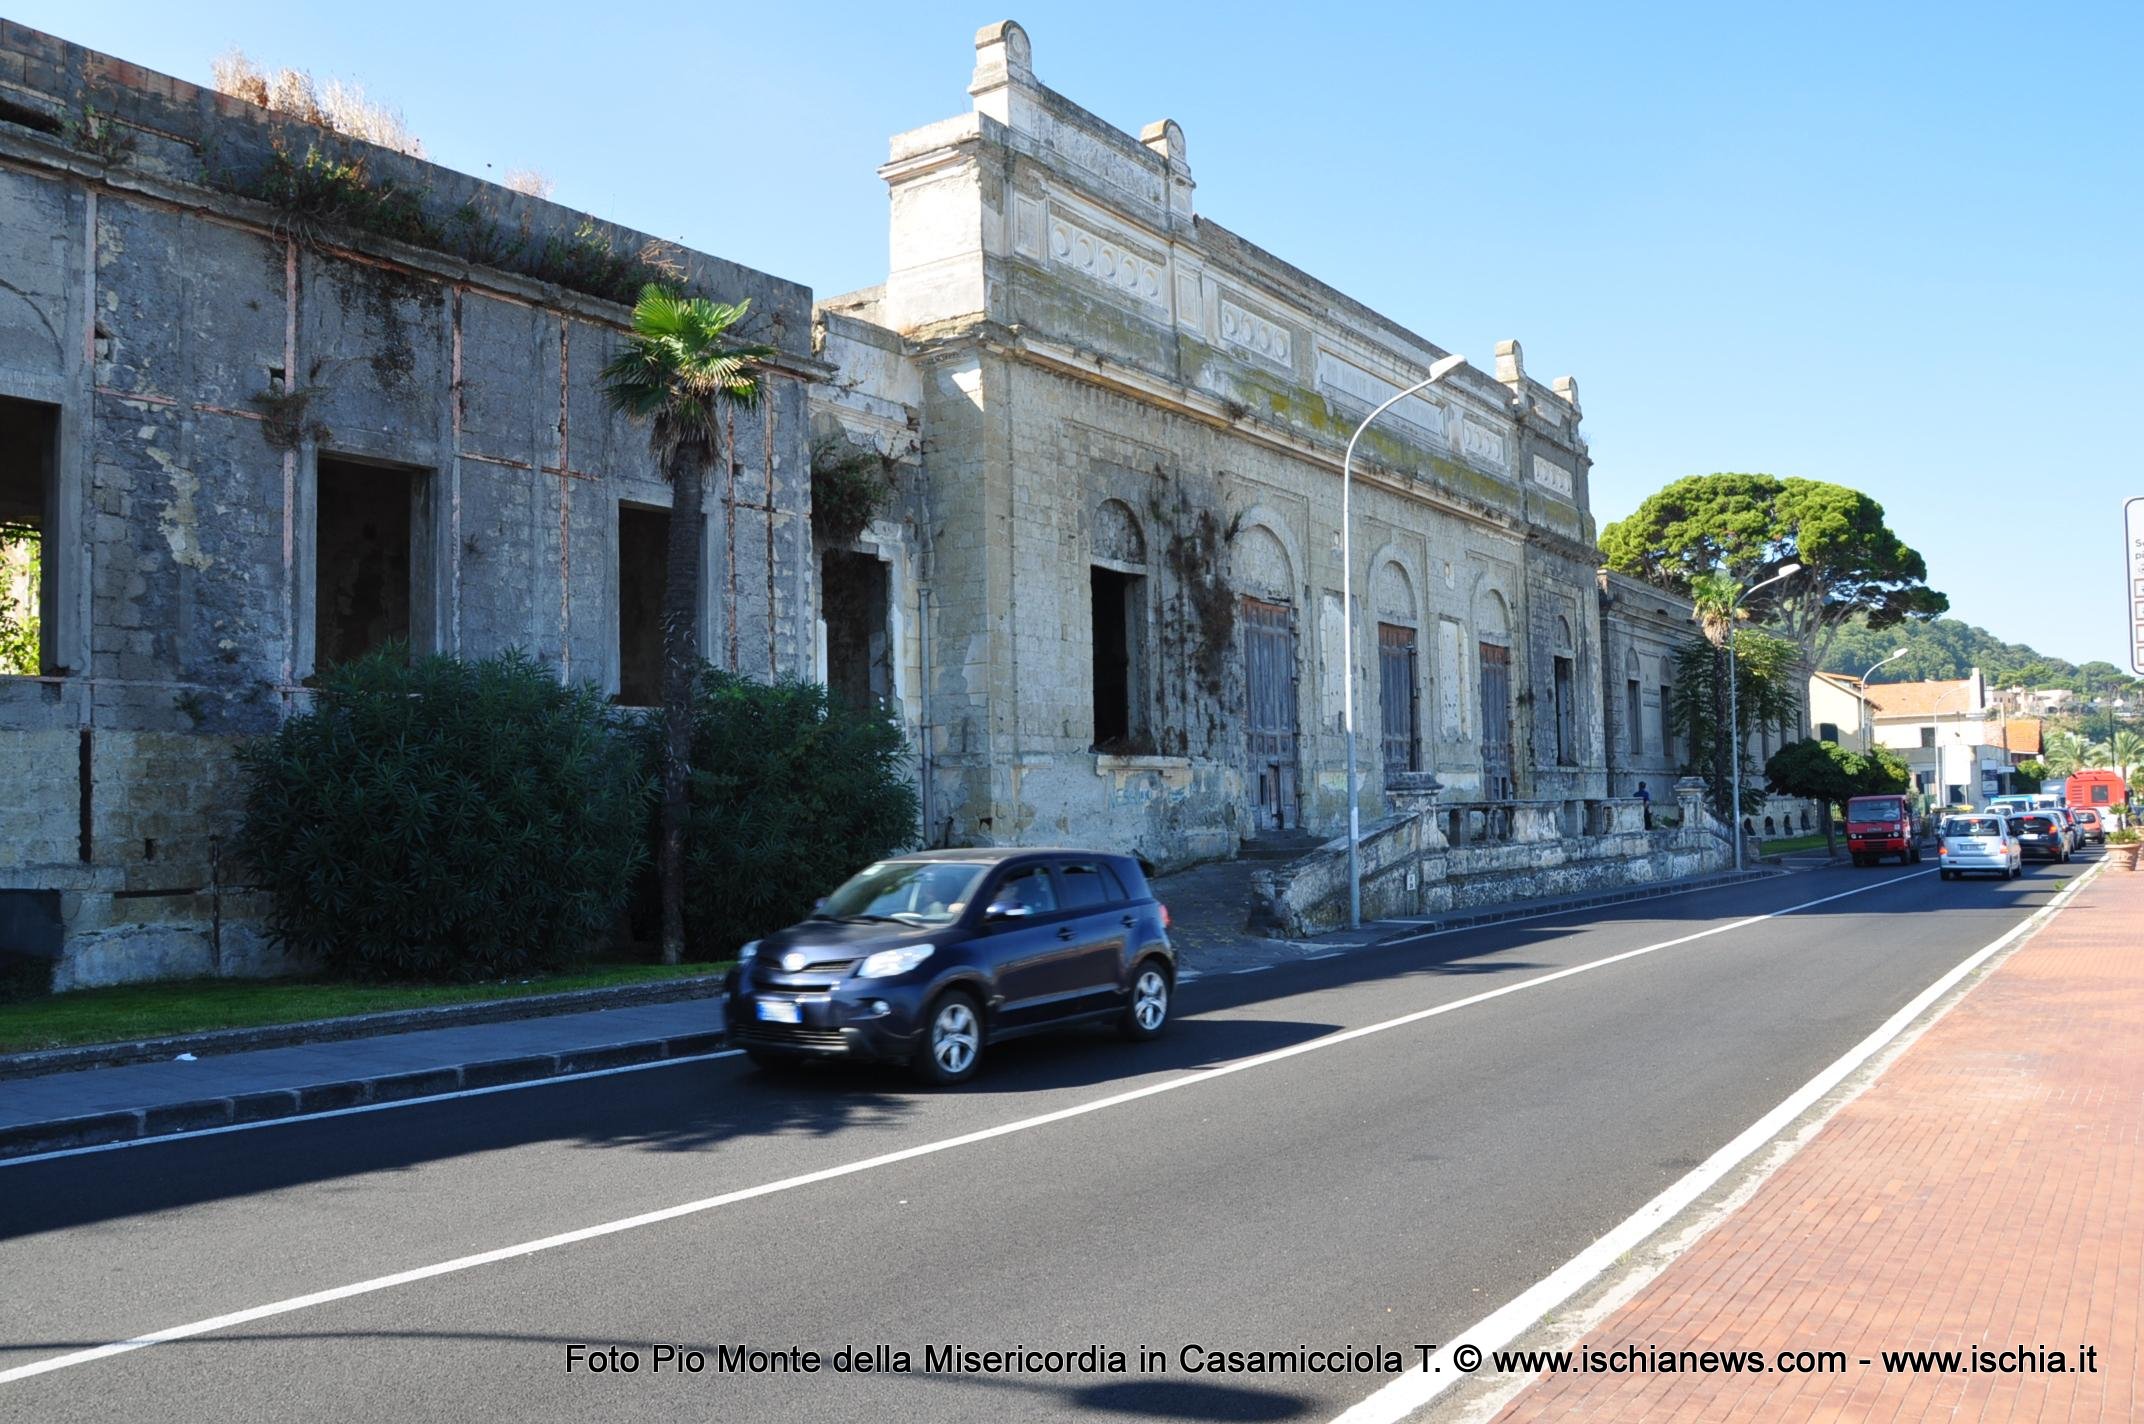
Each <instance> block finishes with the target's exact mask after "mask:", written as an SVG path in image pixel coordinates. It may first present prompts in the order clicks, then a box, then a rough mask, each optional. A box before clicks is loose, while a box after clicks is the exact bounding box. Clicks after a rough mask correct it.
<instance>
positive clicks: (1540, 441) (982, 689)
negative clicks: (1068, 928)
mask: <svg viewBox="0 0 2144 1424" xmlns="http://www.w3.org/2000/svg"><path fill="white" fill-rule="evenodd" d="M976 50H977V64H976V70H975V76H974V82H973V84H972V85H971V88H970V93H971V95H972V96H973V97H974V101H975V103H974V111H973V112H971V113H969V114H966V115H963V116H960V117H958V118H954V119H949V120H946V121H944V122H942V123H938V124H933V125H930V126H928V127H926V128H923V129H919V130H916V131H914V132H911V133H907V134H903V135H900V136H898V137H896V138H895V139H894V141H893V147H892V157H891V161H890V162H889V163H888V164H887V165H886V167H885V168H884V169H882V170H881V172H882V175H883V176H884V177H885V178H886V180H887V182H888V185H889V189H890V195H891V204H892V213H893V231H892V255H891V263H890V267H891V271H890V275H889V278H888V281H887V283H886V285H885V287H884V288H883V289H876V290H874V291H873V292H870V293H866V294H859V295H858V297H857V298H856V299H853V300H848V299H845V300H844V301H843V302H841V303H836V304H829V305H830V308H832V307H834V306H839V307H840V311H839V313H838V315H840V316H841V317H843V318H844V319H854V320H856V321H859V322H867V323H871V324H875V325H879V326H882V327H883V328H885V329H886V331H887V333H888V335H889V336H897V337H898V338H899V341H900V349H901V350H903V351H905V352H906V353H908V355H909V357H910V358H911V360H912V363H913V370H914V373H915V379H914V381H913V383H912V384H909V383H907V382H906V379H905V378H904V377H902V376H900V375H898V374H897V373H896V372H895V370H894V369H893V368H891V367H889V366H887V365H886V364H885V363H884V362H883V361H882V360H880V359H879V358H878V357H876V356H873V357H871V358H870V359H869V360H867V361H866V362H864V363H863V365H862V367H860V372H861V374H859V376H857V377H856V378H854V380H853V383H852V380H851V378H849V377H846V376H845V378H844V381H843V383H842V393H841V394H839V395H838V396H830V397H828V398H827V399H826V401H825V404H826V406H827V408H828V414H829V416H830V417H832V418H836V419H842V420H844V421H845V422H846V423H847V424H848V425H850V426H851V427H856V426H862V425H868V424H869V423H870V420H871V419H872V412H871V410H870V407H871V406H872V404H873V403H874V402H879V403H884V402H889V401H890V402H893V403H895V404H898V405H900V406H902V408H903V410H904V414H907V415H911V416H912V417H913V419H914V421H915V423H916V424H917V425H918V426H919V427H920V429H921V432H922V435H923V447H924V452H925V453H924V458H923V468H922V470H921V472H920V478H919V481H918V493H917V496H916V498H915V500H914V501H913V502H912V503H910V504H907V505H904V506H903V518H904V520H905V523H904V524H903V525H902V527H901V528H900V529H899V530H897V531H889V533H892V534H893V535H894V537H897V538H898V539H899V540H900V541H901V546H902V548H903V550H904V557H905V558H906V559H907V560H908V563H909V567H910V568H911V569H912V570H913V571H914V577H915V578H916V579H917V581H918V586H917V587H916V588H914V589H913V590H909V591H905V592H904V594H903V596H902V597H901V598H900V599H899V600H898V601H899V602H900V603H901V604H902V606H904V607H913V608H915V609H916V610H917V611H918V619H919V623H921V624H927V625H928V626H927V627H926V628H924V629H923V630H922V633H921V635H920V636H919V643H921V642H927V643H928V646H929V649H930V656H929V663H928V666H919V667H918V679H917V681H918V687H919V694H918V695H919V699H921V698H924V697H926V696H927V701H928V703H929V708H928V713H927V715H926V714H925V712H924V711H923V709H922V708H921V707H920V706H906V707H904V711H905V714H906V715H908V716H909V717H910V718H911V720H912V722H913V724H914V725H916V726H918V727H919V728H923V729H924V741H925V745H926V757H925V760H926V762H927V765H928V767H929V768H930V771H929V776H928V779H929V781H930V783H931V786H930V795H929V797H928V799H929V800H930V801H931V803H932V805H933V808H934V810H933V815H932V835H933V837H934V838H936V839H947V840H953V841H971V840H972V841H983V842H992V841H1004V842H1029V843H1032V842H1035V841H1045V840H1073V841H1079V842H1081V843H1095V844H1102V845H1107V846H1111V847H1113V848H1120V849H1126V850H1132V851H1137V852H1139V853H1141V854H1143V855H1145V856H1146V857H1147V858H1148V859H1150V860H1151V861H1153V862H1155V863H1157V864H1163V865H1168V864H1176V863H1182V862H1185V861H1189V860H1195V859H1201V858H1206V857H1210V856H1214V855H1225V854H1229V853H1231V852H1232V851H1233V850H1234V849H1235V847H1236V845H1237V844H1238V843H1239V841H1240V840H1241V839H1242V838H1243V837H1244V836H1245V835H1247V834H1250V833H1251V832H1252V831H1253V830H1254V829H1255V824H1254V823H1255V821H1256V819H1257V817H1256V814H1255V813H1256V805H1255V802H1256V798H1257V794H1258V793H1257V775H1256V769H1255V768H1254V767H1253V765H1252V760H1251V756H1250V752H1249V748H1248V746H1247V742H1246V736H1247V729H1246V721H1245V708H1246V703H1247V700H1248V695H1249V694H1248V687H1247V681H1246V679H1247V671H1246V663H1245V656H1244V646H1243V631H1242V629H1241V628H1240V627H1239V626H1238V619H1237V616H1236V615H1237V611H1238V609H1239V608H1240V599H1241V598H1242V597H1243V596H1245V595H1250V596H1255V597H1257V598H1260V599H1263V600H1266V601H1268V602H1271V603H1277V604H1281V605H1284V606H1285V608H1286V609H1287V620H1288V624H1289V627H1290V629H1291V631H1292V637H1293V640H1294V643H1293V646H1294V658H1293V666H1294V676H1293V685H1292V687H1291V688H1290V689H1289V694H1288V695H1289V698H1290V700H1291V701H1292V704H1293V708H1294V718H1295V726H1296V733H1297V744H1296V751H1295V754H1294V757H1293V762H1292V771H1293V775H1294V778H1295V783H1294V784H1295V793H1296V805H1295V808H1294V810H1293V813H1292V814H1293V816H1294V822H1295V824H1297V825H1300V826H1304V827H1310V828H1329V827H1332V826H1335V825H1337V824H1340V823H1342V822H1344V820H1345V818H1346V814H1347V807H1346V789H1345V788H1346V771H1345V758H1344V745H1345V743H1344V736H1343V730H1342V728H1343V711H1344V706H1345V699H1344V694H1343V689H1344V687H1345V683H1346V677H1345V670H1344V662H1345V659H1344V657H1343V645H1344V638H1345V632H1346V626H1347V625H1346V621H1345V620H1344V618H1343V616H1342V598H1343V591H1344V590H1345V591H1348V592H1350V593H1351V595H1352V599H1353V602H1354V611H1355V617H1354V626H1355V633H1356V637H1355V667H1354V676H1355V680H1356V683H1357V709H1358V715H1359V717H1360V721H1359V723H1358V741H1359V750H1358V759H1359V765H1360V768H1361V771H1362V783H1361V804H1362V805H1363V807H1364V808H1365V810H1366V813H1367V814H1371V815H1374V814H1375V813H1376V808H1377V806H1378V805H1379V799H1380V794H1381V788H1382V779H1383V778H1382V760H1381V753H1380V730H1381V725H1382V717H1383V711H1384V709H1383V706H1382V690H1381V689H1382V680H1381V678H1380V676H1379V653H1378V625H1379V624H1380V623H1386V624H1390V625H1392V626H1394V627H1396V628H1403V629H1409V630H1412V632H1413V634H1414V636H1415V640H1416V644H1415V645H1416V659H1417V661H1416V668H1415V672H1414V681H1413V685H1412V687H1411V689H1410V691H1411V694H1412V696H1413V698H1414V699H1415V701H1416V702H1417V705H1418V706H1419V708H1420V719H1419V764H1420V765H1422V766H1425V767H1434V768H1436V770H1437V771H1438V773H1439V774H1440V775H1441V776H1443V777H1444V778H1445V780H1446V782H1447V784H1449V785H1451V786H1453V787H1455V788H1458V789H1461V790H1464V789H1467V788H1471V787H1477V786H1479V785H1480V783H1481V780H1482V776H1483V772H1482V743H1483V736H1482V732H1483V729H1482V726H1481V716H1482V714H1481V707H1480V704H1479V696H1480V693H1479V687H1480V666H1479V655H1478V648H1479V646H1480V644H1481V643H1482V642H1484V641H1492V642H1496V643H1499V644H1502V645H1503V646H1505V647H1507V648H1508V649H1509V650H1510V657H1511V665H1512V687H1511V692H1512V694H1513V701H1512V705H1511V708H1510V712H1511V722H1512V726H1511V737H1512V742H1513V761H1514V763H1515V764H1514V767H1513V773H1514V775H1515V778H1516V781H1517V783H1518V785H1517V788H1516V789H1517V790H1518V791H1519V793H1520V794H1523V795H1530V796H1549V797H1576V796H1584V795H1589V794H1592V795H1597V794H1599V793H1600V791H1602V790H1603V789H1604V778H1605V775H1606V761H1605V755H1606V754H1605V747H1604V744H1603V742H1602V737H1601V709H1600V703H1599V688H1600V666H1601V652H1600V634H1599V622H1598V618H1597V615H1596V613H1595V610H1594V605H1593V602H1592V599H1593V591H1592V588H1593V570H1594V566H1595V564H1596V563H1597V561H1598V560H1597V555H1596V553H1595V552H1594V550H1593V547H1592V537H1593V524H1592V520H1591V517H1590V515H1589V514H1588V513H1587V507H1586V491H1587V474H1588V470H1589V467H1590V458H1589V456H1588V454H1587V450H1586V445H1585V442H1584V440H1583V439H1582V437H1581V436H1580V435H1579V433H1578V426H1579V422H1580V411H1579V407H1578V401H1577V391H1576V388H1575V385H1573V384H1572V383H1571V382H1570V381H1568V380H1567V379H1566V380H1561V381H1558V382H1556V383H1555V385H1554V386H1553V387H1550V386H1545V385H1542V384H1541V383H1540V382H1538V381H1535V380H1534V379H1533V378H1531V377H1530V376H1528V375H1527V374H1526V371H1525V367H1524V358H1523V355H1522V353H1521V352H1520V350H1519V347H1518V345H1517V343H1516V342H1507V343H1503V344H1502V345H1500V346H1499V348H1498V350H1497V352H1496V353H1495V357H1496V359H1495V361H1494V369H1493V370H1490V369H1487V368H1484V367H1476V366H1471V365H1463V366H1461V367H1459V368H1458V369H1457V370H1456V371H1454V372H1452V373H1451V374H1450V375H1449V376H1448V377H1447V378H1446V379H1445V380H1444V381H1443V382H1441V383H1440V384H1439V385H1437V386H1436V387H1435V388H1433V389H1432V390H1430V391H1428V392H1425V393H1423V394H1421V395H1418V396H1413V397H1408V398H1407V399H1405V400H1402V401H1400V402H1399V403H1398V404H1397V405H1396V406H1394V408H1393V409H1392V410H1391V411H1390V412H1389V413H1388V414H1387V416H1386V417H1385V418H1384V419H1383V420H1381V421H1380V422H1379V423H1378V424H1377V425H1376V426H1374V427H1373V428H1371V430H1370V431H1369V432H1368V433H1367V434H1366V435H1365V436H1364V437H1363V438H1362V441H1361V444H1360V446H1359V448H1358V449H1357V452H1356V458H1355V461H1354V469H1353V510H1352V514H1353V517H1352V520H1351V521H1348V523H1350V524H1351V527H1352V534H1353V538H1352V548H1351V551H1350V552H1351V554H1352V563H1351V565H1349V566H1348V567H1346V568H1343V566H1342V561H1341V558H1340V553H1341V551H1340V547H1339V544H1340V533H1341V530H1342V527H1343V519H1342V480H1341V478H1340V476H1341V469H1342V452H1343V448H1344V446H1345V445H1346V442H1347V439H1348V436H1349V435H1350V434H1351V433H1352V432H1353V430H1354V428H1355V426H1356V424H1357V422H1358V421H1360V419H1361V418H1362V417H1363V416H1364V415H1366V414H1368V413H1369V411H1370V410H1371V409H1372V408H1373V407H1374V406H1376V405H1378V404H1379V403H1381V402H1383V401H1385V400H1386V399H1387V398H1388V397H1390V396H1393V395H1396V394H1397V393H1398V392H1399V391H1400V390H1402V389H1403V388H1404V387H1405V386H1407V385H1410V384H1412V383H1413V382H1415V381H1417V380H1419V379H1420V378H1421V375H1422V373H1423V372H1424V371H1425V370H1426V369H1427V367H1428V366H1429V365H1430V364H1431V363H1432V362H1434V361H1436V360H1437V359H1438V358H1440V357H1442V356H1443V355H1444V354H1445V353H1444V352H1443V351H1442V350H1441V349H1440V348H1438V347H1436V346H1435V345H1433V344H1432V343H1430V342H1427V341H1425V340H1423V339H1422V338H1420V337H1418V336H1416V335H1414V334H1413V333H1411V332H1408V331H1406V330H1405V329H1403V328H1401V327H1399V326H1398V325H1397V324H1395V323H1393V322H1391V321H1390V320H1389V319H1387V318H1385V317H1382V316H1380V315H1379V314H1377V313H1376V312H1374V311H1371V310H1370V309H1369V308H1367V307H1365V306H1363V305H1362V304H1361V303H1359V302H1356V301H1354V300H1353V299H1351V298H1349V297H1347V296H1346V295H1345V294H1343V293H1340V292H1337V291H1335V290H1333V289H1332V288H1330V287H1328V286H1326V285H1324V284H1323V283H1320V282H1318V281H1316V280H1315V279H1314V278H1312V277H1310V276H1308V275H1306V274H1304V273H1302V272H1301V271H1299V270H1297V269H1296V268H1293V267H1291V266H1289V265H1288V264H1287V263H1285V262H1282V261H1281V260H1279V259H1278V258H1275V257H1273V256H1272V255H1271V254H1269V253H1265V252H1263V251H1261V250H1260V249H1258V248H1257V247H1255V246H1253V245H1252V244H1250V243H1249V242H1246V241H1245V240H1244V239H1242V238H1240V237H1238V236H1236V235H1235V234H1233V233H1231V232H1229V231H1227V230H1226V229H1224V228H1221V227H1220V226H1218V225H1217V224H1214V223H1213V222H1211V221H1210V220H1208V219H1205V218H1201V217H1199V216H1198V215H1197V214H1196V213H1195V212H1194V207H1193V195H1194V188H1195V184H1194V183H1193V180H1192V177H1191V172H1190V168H1189V164H1188V161H1187V159H1186V152H1185V142H1184V135H1183V132H1182V130H1181V129H1180V128H1179V127H1178V126H1177V125H1175V124H1173V123H1166V122H1164V123H1158V124H1154V125H1151V126H1149V128H1148V129H1147V130H1146V131H1145V133H1144V134H1142V135H1141V137H1140V138H1139V139H1136V140H1135V139H1133V138H1132V137H1131V136H1130V135H1128V134H1125V133H1122V132H1120V131H1118V130H1116V129H1114V128H1112V127H1110V126H1109V125H1107V124H1105V123H1103V122H1101V121H1100V120H1098V119H1096V118H1095V117H1094V116H1093V115H1091V114H1088V113H1087V112H1086V111H1084V110H1082V109H1080V108H1079V107H1078V106H1077V105H1076V104H1073V103H1072V102H1071V101H1069V100H1067V99H1065V98H1064V97H1063V96H1062V95H1059V94H1055V93H1053V92H1052V91H1050V90H1048V89H1047V88H1045V87H1043V86H1042V85H1041V84H1039V83H1038V82H1037V81H1036V80H1035V77H1034V72H1033V68H1032V57H1031V54H1030V52H1029V48H1028V42H1027V37H1026V35H1025V33H1024V32H1023V31H1022V30H1021V29H1020V28H1019V27H1018V26H1017V25H1011V24H1003V25H995V26H991V27H989V28H988V29H986V30H984V31H983V32H982V34H981V35H979V36H978V38H977V44H976ZM826 330H827V333H828V337H827V343H828V349H829V350H831V349H832V345H833V343H834V342H835V341H836V340H837V339H838V340H843V341H847V342H849V343H850V345H851V347H852V348H853V347H854V346H856V345H858V344H862V345H872V344H873V343H871V342H869V341H868V340H866V339H864V338H862V337H860V336H858V335H857V334H856V333H855V332H854V331H846V332H844V331H840V330H837V327H836V324H835V323H832V322H829V323H827V326H826ZM877 349H879V350H881V351H890V350H892V349H893V348H892V346H891V345H890V344H883V343H881V344H878V348H877ZM896 386H901V387H902V391H901V393H896V391H895V387H896ZM842 411H848V412H850V414H849V415H842V414H841V412H842ZM1097 568H1100V569H1103V570H1105V571H1107V572H1108V573H1110V574H1111V575H1113V576H1117V577H1125V578H1131V579H1134V580H1137V581H1138V582H1136V583H1135V584H1134V585H1133V587H1135V588H1136V589H1137V597H1138V599H1139V600H1140V602H1141V604H1142V605H1143V606H1142V607H1141V608H1140V609H1139V610H1138V614H1139V619H1138V621H1139V627H1140V629H1141V630H1142V631H1140V632H1139V633H1138V635H1137V636H1136V637H1135V638H1134V639H1133V647H1132V649H1131V651H1130V652H1129V654H1128V660H1129V662H1130V663H1131V664H1132V674H1131V676H1132V681H1133V684H1134V686H1135V687H1136V688H1137V690H1138V691H1137V701H1138V706H1137V708H1136V709H1135V712H1134V715H1133V717H1132V722H1133V724H1134V725H1133V732H1132V734H1131V735H1128V736H1125V737H1123V738H1121V739H1118V740H1117V741H1116V742H1113V743H1111V744H1106V745H1105V744H1103V743H1104V739H1103V738H1101V737H1100V736H1099V735H1098V728H1097V724H1096V714H1095V705H1094V697H1095V677H1094V672H1095V657H1096V652H1095V648H1096V629H1095V626H1094V618H1093V608H1094V603H1093V589H1092V584H1091V579H1092V577H1093V571H1094V570H1095V569H1097ZM926 606H927V609H928V612H927V614H926V613H925V609H926ZM1558 657H1564V658H1567V659H1569V660H1570V662H1571V665H1572V669H1573V675H1572V677H1571V678H1570V680H1569V695H1570V697H1571V698H1572V700H1573V704H1574V705H1573V706H1572V707H1571V709H1570V711H1569V713H1568V729H1569V735H1568V736H1567V738H1566V740H1565V744H1564V745H1562V746H1560V747H1559V746H1558V744H1557V740H1556V718H1555V711H1554V707H1553V698H1552V695H1551V692H1550V689H1551V688H1552V687H1553V679H1554V667H1555V660H1556V659H1557V658H1558ZM925 723H928V724H929V725H928V727H927V728H925V726H924V724H925Z"/></svg>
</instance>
